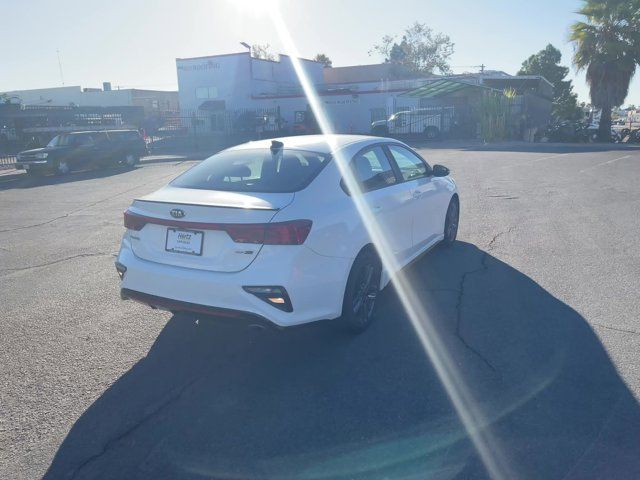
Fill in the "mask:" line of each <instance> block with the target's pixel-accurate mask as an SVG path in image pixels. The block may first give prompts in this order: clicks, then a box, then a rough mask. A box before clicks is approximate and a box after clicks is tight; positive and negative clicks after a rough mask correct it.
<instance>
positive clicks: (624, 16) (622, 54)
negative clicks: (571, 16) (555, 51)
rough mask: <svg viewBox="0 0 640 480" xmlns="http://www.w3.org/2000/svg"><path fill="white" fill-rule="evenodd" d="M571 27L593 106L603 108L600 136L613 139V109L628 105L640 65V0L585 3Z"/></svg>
mask: <svg viewBox="0 0 640 480" xmlns="http://www.w3.org/2000/svg"><path fill="white" fill-rule="evenodd" d="M578 13H579V14H581V15H584V16H585V17H586V19H585V21H584V22H576V23H574V24H573V25H572V26H571V37H570V39H571V41H572V42H574V54H573V63H574V64H575V66H576V67H577V69H578V70H586V77H587V83H588V84H589V90H590V94H591V103H592V104H593V105H594V106H595V107H596V108H599V109H601V111H602V113H601V115H600V129H599V132H598V137H599V139H600V140H601V141H610V138H611V108H612V107H616V106H618V105H622V103H624V100H625V98H626V97H627V93H628V92H629V84H630V82H631V79H632V78H633V75H634V73H635V71H636V64H638V63H639V62H640V28H639V27H640V0H599V1H598V0H585V4H584V6H583V7H582V8H581V9H580V10H579V11H578Z"/></svg>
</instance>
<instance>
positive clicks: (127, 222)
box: [124, 210, 312, 245]
mask: <svg viewBox="0 0 640 480" xmlns="http://www.w3.org/2000/svg"><path fill="white" fill-rule="evenodd" d="M147 223H153V224H155V225H165V226H168V227H176V228H188V229H197V230H223V231H225V232H227V234H228V235H229V236H230V237H231V239H232V240H233V241H234V242H236V243H257V244H264V245H302V244H303V243H304V242H305V240H306V239H307V237H308V236H309V232H310V231H311V225H312V222H311V220H291V221H288V222H276V223H206V222H184V221H176V220H168V219H164V218H155V217H147V216H145V215H138V214H136V213H133V212H130V211H129V210H126V211H125V212H124V226H125V228H128V229H130V230H135V231H139V230H142V228H143V227H144V226H145V225H146V224H147Z"/></svg>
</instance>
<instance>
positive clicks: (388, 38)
mask: <svg viewBox="0 0 640 480" xmlns="http://www.w3.org/2000/svg"><path fill="white" fill-rule="evenodd" d="M453 47H454V44H453V42H452V41H451V39H450V38H449V37H448V36H447V35H444V34H442V33H434V32H433V30H432V29H431V28H429V27H428V26H427V25H425V24H424V23H418V22H416V23H414V24H413V25H411V26H410V27H409V28H407V29H406V30H405V31H404V33H403V35H402V37H401V38H400V41H399V42H398V38H397V36H392V35H385V36H384V37H382V40H381V41H380V43H379V44H377V45H374V46H373V48H372V49H371V51H370V52H369V54H371V53H373V52H375V53H378V54H380V55H382V56H383V57H384V61H385V62H389V63H395V64H398V65H402V66H404V67H406V68H408V69H409V70H411V71H412V72H415V73H420V74H423V75H432V74H434V73H436V72H438V73H442V74H449V73H451V67H450V66H449V58H450V57H451V55H453Z"/></svg>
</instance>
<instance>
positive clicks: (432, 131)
mask: <svg viewBox="0 0 640 480" xmlns="http://www.w3.org/2000/svg"><path fill="white" fill-rule="evenodd" d="M453 111H454V108H453V107H441V108H418V109H415V110H406V111H402V112H397V113H394V114H393V115H391V116H390V117H389V118H388V119H386V120H377V121H375V122H372V123H371V133H372V134H373V135H379V136H382V137H384V136H387V135H394V136H395V135H421V136H423V137H424V138H426V139H427V140H433V139H436V138H438V137H439V136H440V135H441V134H442V133H443V132H446V131H448V121H445V120H444V118H445V117H446V118H447V119H449V118H451V116H452V115H453Z"/></svg>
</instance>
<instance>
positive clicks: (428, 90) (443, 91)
mask: <svg viewBox="0 0 640 480" xmlns="http://www.w3.org/2000/svg"><path fill="white" fill-rule="evenodd" d="M470 88H481V89H486V90H493V89H492V88H489V87H485V86H483V85H478V84H475V83H467V82H459V81H455V80H448V79H442V80H436V81H435V82H431V83H427V84H426V85H422V86H421V87H418V88H415V89H413V90H409V91H408V92H405V93H402V94H401V96H403V97H414V98H437V97H440V96H442V95H449V94H451V93H455V92H459V91H462V90H467V89H470Z"/></svg>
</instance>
